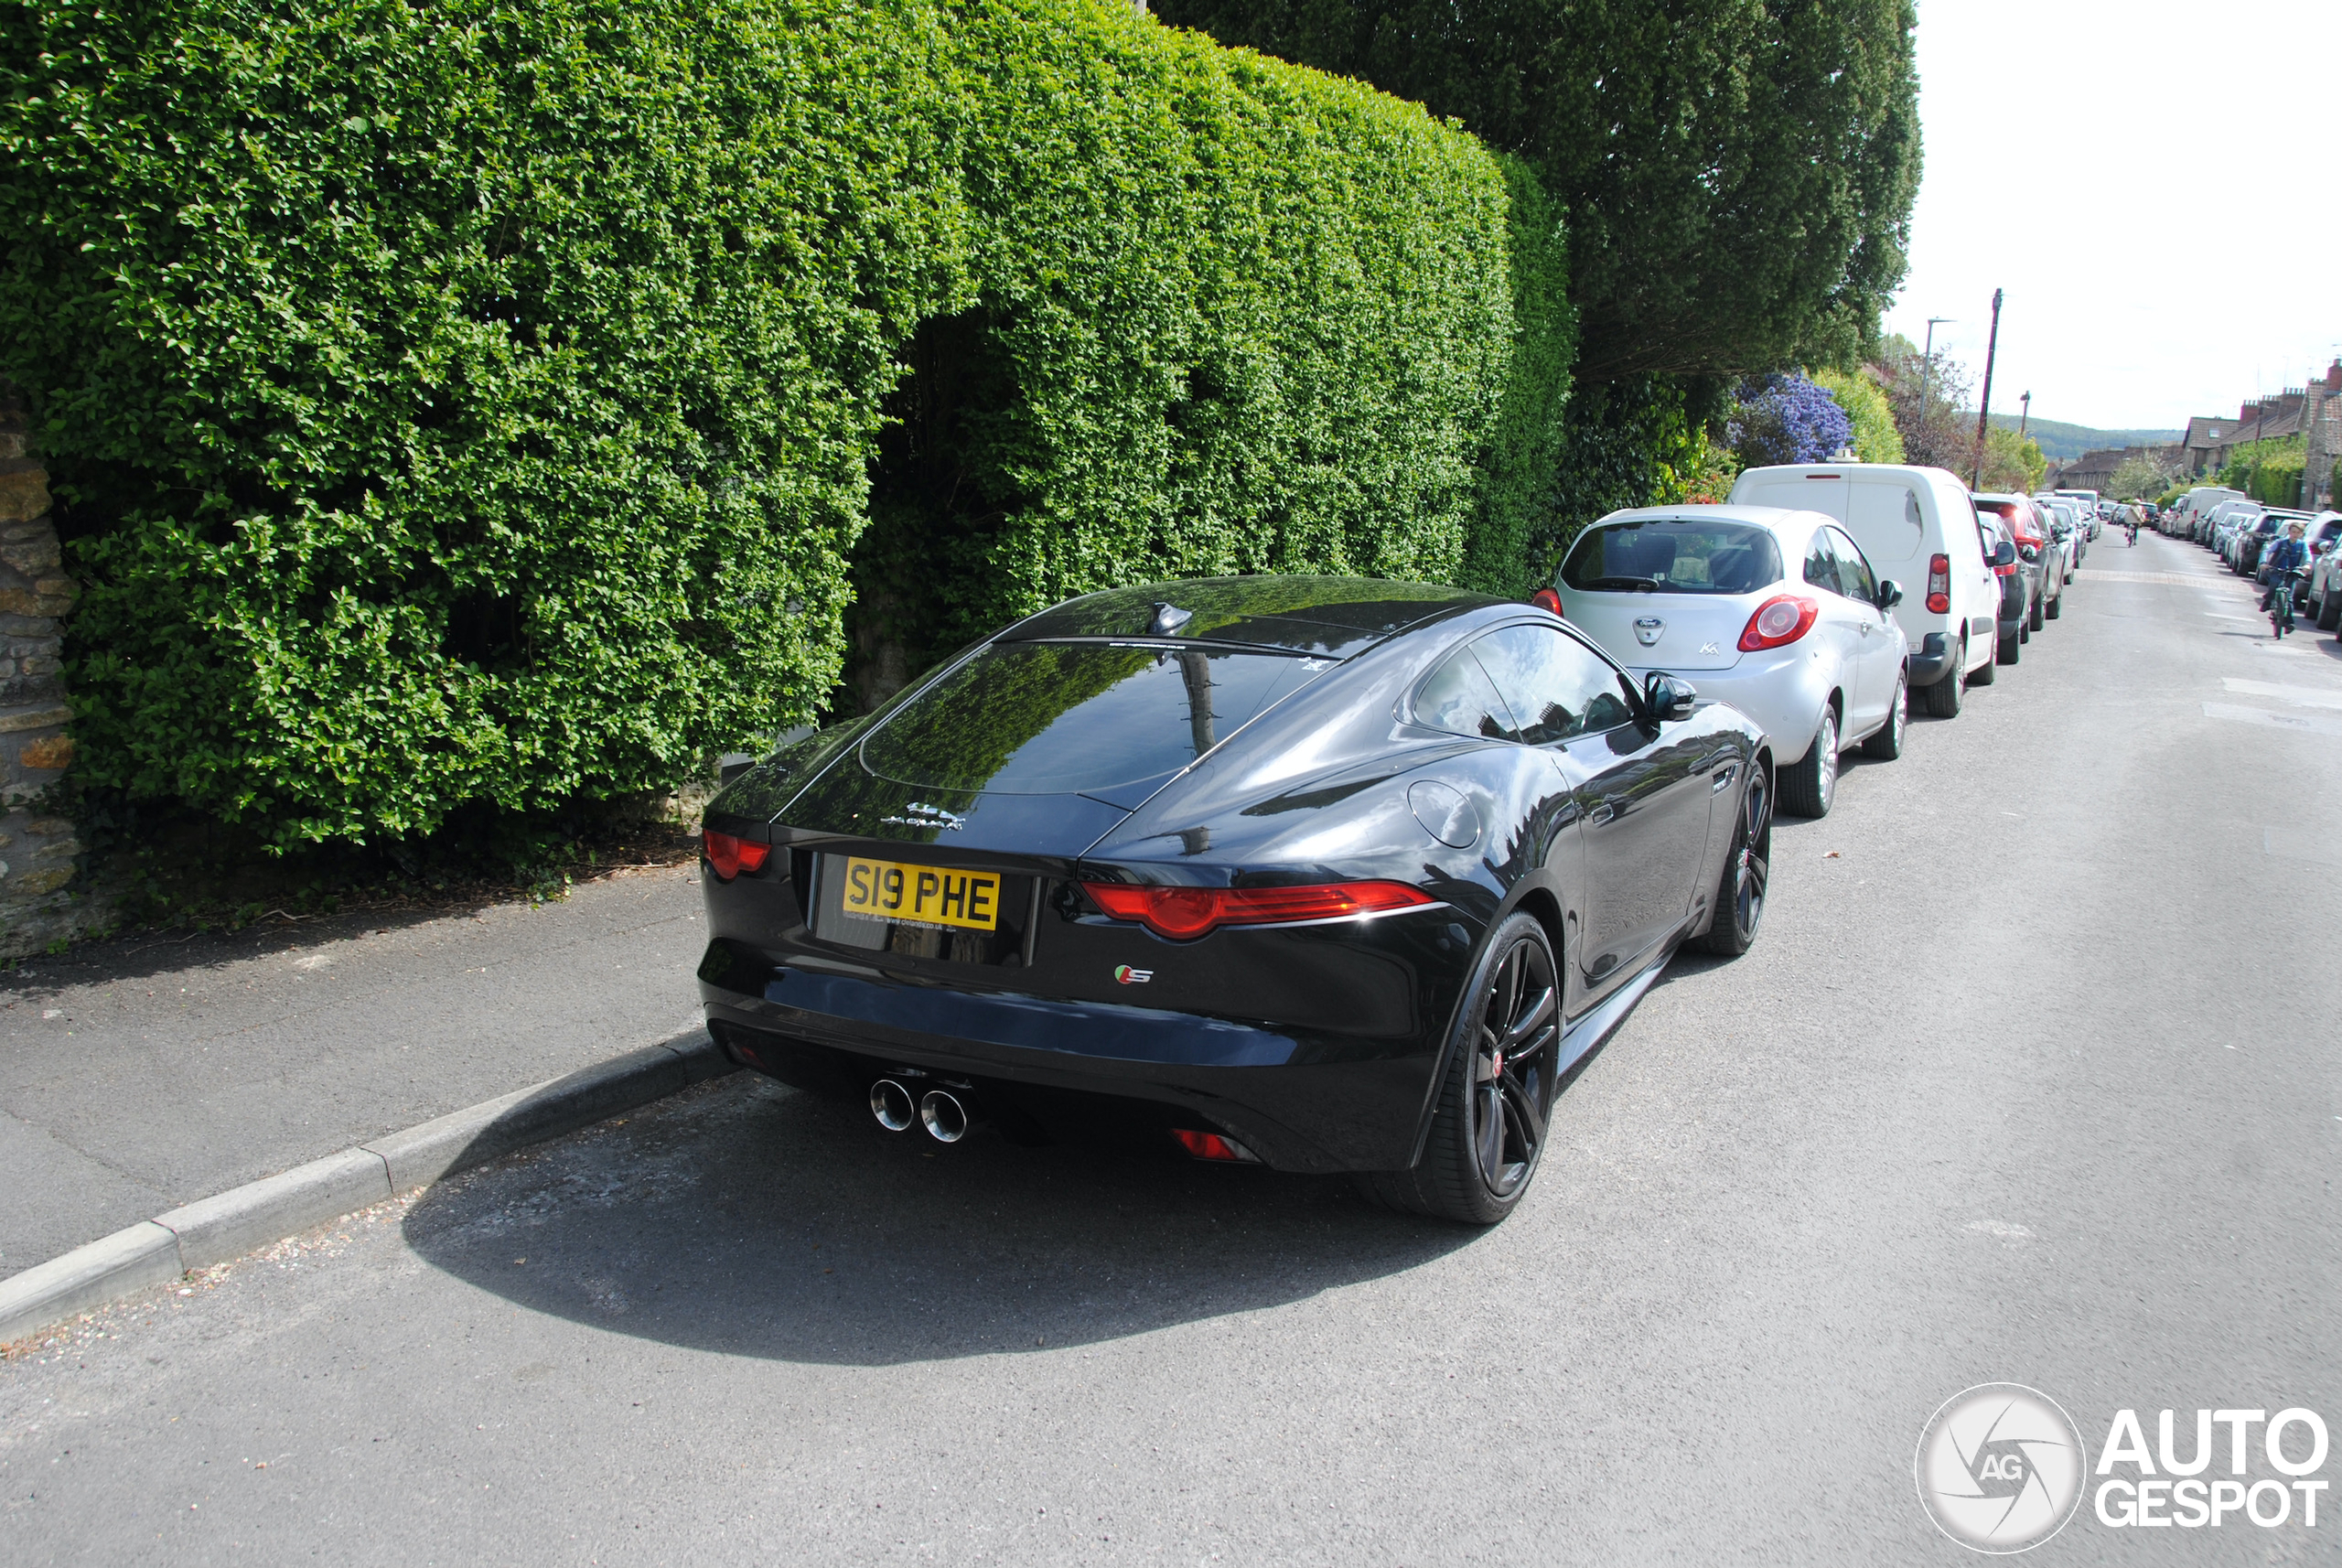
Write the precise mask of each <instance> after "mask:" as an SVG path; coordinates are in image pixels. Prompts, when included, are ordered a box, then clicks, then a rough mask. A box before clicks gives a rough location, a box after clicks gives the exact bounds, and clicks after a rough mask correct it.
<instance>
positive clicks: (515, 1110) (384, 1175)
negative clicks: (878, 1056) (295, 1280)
mask: <svg viewBox="0 0 2342 1568" xmlns="http://www.w3.org/2000/svg"><path fill="white" fill-rule="evenodd" d="M734 1070H736V1069H735V1068H734V1066H733V1064H732V1062H731V1060H730V1059H729V1058H726V1057H725V1054H724V1051H723V1048H722V1047H719V1046H717V1045H716V1043H715V1042H714V1040H712V1039H710V1038H709V1037H708V1036H706V1034H704V1032H700V1031H693V1033H692V1034H690V1035H685V1036H678V1037H677V1038H676V1039H673V1040H671V1041H668V1042H667V1043H666V1044H664V1045H657V1046H645V1047H642V1048H641V1049H640V1050H637V1051H628V1053H627V1054H626V1055H624V1056H621V1057H614V1058H611V1059H610V1060H608V1061H606V1062H597V1063H596V1064H595V1065H594V1066H592V1067H589V1068H583V1069H579V1070H578V1071H576V1072H573V1073H570V1074H568V1075H567V1076H565V1077H563V1078H556V1079H547V1080H546V1081H545V1082H543V1083H540V1084H536V1085H534V1086H533V1087H532V1088H528V1089H523V1090H519V1091H517V1092H515V1093H512V1094H507V1095H504V1096H502V1097H500V1098H499V1099H495V1100H490V1101H486V1102H484V1103H482V1104H479V1105H474V1106H471V1107H468V1108H467V1109H466V1110H462V1111H457V1112H453V1113H452V1114H450V1115H446V1116H442V1117H439V1118H438V1119H436V1120H435V1121H431V1122H424V1123H423V1124H422V1125H420V1126H417V1127H409V1128H407V1129H406V1130H405V1131H404V1132H400V1133H390V1134H388V1135H387V1136H385V1137H381V1138H375V1139H371V1140H370V1141H368V1142H366V1143H363V1144H359V1145H358V1146H357V1147H356V1148H352V1149H344V1150H342V1151H341V1152H340V1153H339V1154H338V1155H327V1156H326V1157H325V1158H324V1159H321V1160H312V1161H310V1162H309V1163H308V1164H307V1165H296V1166H295V1167H294V1168H293V1169H291V1170H289V1171H285V1172H284V1173H283V1174H282V1175H278V1176H263V1177H262V1178H261V1179H260V1180H259V1181H255V1182H247V1183H245V1184H244V1185H243V1186H242V1187H235V1188H232V1189H231V1190H230V1191H227V1192H223V1193H220V1195H219V1196H217V1197H207V1198H203V1199H200V1200H199V1201H198V1202H195V1203H190V1204H187V1205H185V1206H184V1207H182V1208H174V1209H172V1210H171V1211H170V1212H169V1213H167V1214H159V1215H156V1217H155V1218H154V1219H148V1220H145V1221H142V1222H141V1223H139V1224H136V1225H133V1226H131V1227H130V1228H129V1229H128V1230H117V1231H115V1232H114V1233H113V1235H111V1236H106V1237H102V1238H101V1239H99V1240H95V1241H91V1242H90V1243H89V1244H88V1245H87V1246H82V1247H76V1248H74V1249H73V1251H70V1252H68V1253H66V1254H65V1255H64V1256H63V1257H61V1258H52V1259H51V1260H49V1261H48V1262H46V1263H39V1264H36V1265H35V1266H34V1267H32V1268H29V1269H27V1270H26V1271H24V1273H20V1274H16V1275H15V1276H13V1277H11V1278H9V1279H5V1280H0V1345H5V1344H8V1343H10V1342H11V1341H13V1340H17V1339H22V1338H25V1337H27V1336H28V1335H30V1334H32V1333H33V1332H34V1331H35V1330H37V1329H40V1328H46V1327H48V1326H50V1325H52V1324H55V1323H59V1322H61V1321H63V1320H64V1319H66V1318H68V1317H70V1316H73V1315H74V1314H76V1313H80V1312H87V1311H89V1310H90V1309H91V1307H95V1306H102V1305H105V1304H106V1303H107V1302H110V1301H115V1300H118V1299H120V1298H121V1297H123V1296H125V1295H129V1294H132V1293H134V1292H136V1291H141V1290H145V1289H146V1288H147V1287H148V1286H150V1285H157V1284H164V1283H168V1282H169V1281H172V1280H175V1279H177V1278H178V1277H179V1276H180V1275H181V1274H183V1273H187V1272H188V1270H190V1269H208V1268H209V1267H211V1266H212V1265H213V1264H214V1263H224V1262H227V1261H228V1260H230V1259H231V1258H237V1257H242V1255H243V1254H244V1253H246V1252H249V1251H252V1249H253V1248H255V1247H263V1246H266V1245H267V1244H268V1243H269V1242H271V1241H276V1240H283V1239H284V1238H285V1237H287V1236H295V1235H298V1234H300V1233H301V1232H302V1231H304V1230H309V1229H310V1228H311V1227H313V1226H317V1225H322V1224H324V1223H326V1221H328V1220H329V1219H338V1218H340V1217H341V1216H342V1215H345V1214H349V1213H353V1212H355V1211H356V1210H358V1209H360V1208H365V1207H367V1206H368V1205H369V1204H373V1203H380V1202H381V1201H382V1200H383V1199H384V1198H387V1197H396V1196H397V1195H398V1194H400V1193H403V1192H411V1191H413V1190H414V1188H416V1187H428V1186H430V1185H431V1184H432V1183H434V1182H435V1181H438V1180H439V1179H440V1178H441V1177H443V1176H452V1175H454V1174H455V1173H456V1172H457V1171H461V1170H468V1169H469V1168H471V1167H472V1166H474V1165H485V1164H487V1163H488V1162H489V1161H490V1160H492V1159H495V1158H497V1157H498V1156H499V1155H509V1154H510V1153H511V1152H512V1151H513V1150H515V1149H519V1148H525V1147H526V1146H528V1145H529V1144H538V1143H543V1142H544V1141H545V1140H546V1139H548V1138H557V1137H560V1136H561V1135H562V1134H563V1133H574V1132H575V1131H576V1130H577V1129H579V1128H580V1127H590V1126H592V1125H593V1124H594V1123H595V1122H600V1121H602V1120H604V1119H606V1118H607V1117H610V1116H615V1115H617V1114H618V1112H621V1111H628V1110H632V1109H633V1108H634V1107H636V1106H638V1105H647V1104H649V1103H650V1101H654V1100H663V1099H665V1098H666V1097H667V1096H668V1095H670V1094H673V1093H675V1092H677V1091H678V1090H683V1089H688V1088H689V1087H691V1086H692V1085H693V1084H694V1083H703V1082H705V1081H706V1080H707V1079H711V1078H721V1077H723V1076H724V1075H725V1073H728V1072H732V1071H734Z"/></svg>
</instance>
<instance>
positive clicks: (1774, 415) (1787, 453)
mask: <svg viewBox="0 0 2342 1568" xmlns="http://www.w3.org/2000/svg"><path fill="white" fill-rule="evenodd" d="M1853 428H1854V427H1853V421H1852V420H1850V419H1848V418H1847V417H1846V411H1845V410H1844V409H1842V408H1841V407H1839V406H1838V400H1837V399H1835V398H1833V397H1832V396H1831V395H1830V394H1829V392H1826V391H1824V390H1823V389H1822V388H1821V387H1819V386H1816V385H1815V384H1814V383H1813V382H1811V381H1807V380H1806V379H1805V378H1804V377H1803V376H1756V377H1752V378H1751V379H1750V380H1748V381H1744V382H1743V383H1741V388H1740V392H1739V396H1738V399H1737V401H1736V402H1735V403H1734V406H1733V410H1732V417H1731V419H1730V421H1729V422H1728V423H1727V424H1725V426H1724V442H1725V445H1727V446H1730V447H1731V448H1732V452H1733V456H1735V457H1737V458H1738V459H1739V460H1740V464H1741V466H1742V467H1747V468H1755V467H1763V466H1764V465H1766V464H1768V463H1820V462H1822V461H1825V460H1826V459H1828V458H1830V457H1832V456H1835V455H1836V454H1837V453H1838V452H1839V451H1840V450H1841V449H1842V448H1843V447H1844V446H1845V445H1846V443H1847V440H1848V438H1849V437H1851V436H1852V435H1853Z"/></svg>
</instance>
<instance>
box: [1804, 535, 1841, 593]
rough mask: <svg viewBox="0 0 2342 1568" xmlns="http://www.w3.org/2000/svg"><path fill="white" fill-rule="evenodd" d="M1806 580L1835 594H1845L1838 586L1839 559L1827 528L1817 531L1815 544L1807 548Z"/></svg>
mask: <svg viewBox="0 0 2342 1568" xmlns="http://www.w3.org/2000/svg"><path fill="white" fill-rule="evenodd" d="M1805 580H1806V581H1807V582H1809V583H1810V584H1812V585H1814V586H1815V587H1817V588H1827V589H1829V590H1830V591H1831V592H1832V593H1833V594H1835V593H1841V592H1843V590H1842V589H1841V588H1840V587H1839V586H1838V557H1837V554H1836V553H1835V552H1834V551H1832V549H1831V548H1830V531H1829V530H1828V529H1826V528H1817V529H1815V530H1814V531H1813V542H1812V543H1810V544H1809V545H1807V546H1806V547H1805Z"/></svg>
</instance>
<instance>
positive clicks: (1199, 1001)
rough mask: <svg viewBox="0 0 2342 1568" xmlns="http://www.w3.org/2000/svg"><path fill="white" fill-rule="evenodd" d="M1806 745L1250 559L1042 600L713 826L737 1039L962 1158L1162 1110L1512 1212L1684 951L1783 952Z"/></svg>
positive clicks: (1416, 1199) (715, 963)
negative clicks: (963, 1146) (1783, 886)
mask: <svg viewBox="0 0 2342 1568" xmlns="http://www.w3.org/2000/svg"><path fill="white" fill-rule="evenodd" d="M1771 829H1772V757H1771V753H1770V752H1769V751H1768V750H1767V746H1766V745H1765V740H1764V736H1763V735H1762V733H1761V732H1760V731H1759V730H1758V729H1757V728H1756V726H1755V725H1752V724H1751V723H1749V721H1748V720H1747V719H1746V718H1745V717H1743V716H1742V715H1741V714H1739V713H1737V712H1736V711H1735V710H1734V709H1732V708H1730V707H1727V706H1724V705H1723V704H1720V703H1699V702H1697V701H1696V699H1695V695H1694V693H1692V689H1691V688H1690V687H1689V686H1688V685H1686V684H1684V683H1682V682H1679V681H1676V680H1673V679H1672V678H1671V677H1669V676H1667V675H1663V674H1662V675H1654V676H1652V677H1650V679H1649V682H1648V683H1647V684H1645V685H1641V686H1638V685H1637V684H1636V683H1635V682H1633V681H1631V680H1630V679H1629V678H1628V676H1627V675H1626V674H1625V673H1624V672H1623V671H1621V670H1620V669H1619V668H1618V666H1617V665H1616V664H1614V663H1612V662H1611V661H1610V660H1608V659H1607V658H1606V657H1605V656H1604V655H1603V654H1602V652H1601V651H1600V650H1597V649H1595V647H1594V646H1593V645H1592V644H1591V643H1590V642H1588V641H1586V640H1585V639H1582V638H1581V637H1579V636H1578V635H1577V634H1576V633H1575V632H1574V631H1573V630H1572V629H1571V628H1569V627H1568V626H1567V625H1566V624H1564V623H1563V621H1562V620H1561V619H1560V618H1557V617H1555V616H1553V615H1552V614H1551V613H1550V612H1548V611H1546V610H1543V609H1541V608H1538V607H1534V606H1530V605H1520V604H1511V603H1507V602H1504V601H1500V600H1496V599H1490V598H1488V597H1485V596H1479V595H1475V594H1467V593H1464V592H1460V591H1457V590H1455V589H1450V588H1439V587H1430V586H1425V585H1421V584H1413V583H1393V582H1379V581H1371V580H1366V579H1359V578H1343V577H1277V576H1261V577H1229V578H1215V579H1207V580H1201V581H1191V582H1179V583H1165V584H1158V585H1153V586H1150V587H1143V588H1123V589H1115V590H1112V591H1110V592H1106V593H1100V594H1091V595H1089V596H1086V597H1082V598H1078V599H1073V600H1070V601H1069V602H1067V603H1065V604H1062V605H1059V606H1058V607H1055V608H1054V609H1049V610H1045V611H1042V612H1041V613H1040V614H1038V615H1035V616H1032V617H1030V618H1026V619H1025V620H1022V621H1019V622H1018V623H1017V624H1015V626H1012V627H1010V628H1007V629H1006V630H1005V631H1003V632H1001V633H999V634H998V635H997V636H994V637H993V638H990V639H986V640H985V641H983V642H982V643H980V644H978V645H977V646H975V647H974V648H972V649H970V650H967V651H966V652H963V653H962V654H960V655H959V656H957V657H956V658H954V659H952V660H951V661H949V662H948V663H946V664H944V665H942V666H940V667H939V668H938V669H936V670H935V671H932V672H930V673H929V674H928V675H927V676H925V677H923V678H922V679H921V680H919V682H915V683H914V684H913V685H911V686H910V687H908V688H907V689H905V690H904V691H903V692H902V693H899V694H898V695H897V697H895V698H894V699H893V700H892V701H891V702H889V703H886V705H885V706H884V707H883V708H881V709H880V710H879V711H877V712H876V713H874V714H870V715H868V716H867V717H865V718H863V719H860V720H857V721H855V722H854V723H852V724H848V725H840V726H838V727H837V728H835V729H833V730H829V731H825V732H823V733H822V734H820V735H815V736H808V737H806V738H805V739H802V740H800V741H798V742H797V743H795V744H793V745H791V746H786V747H784V748H783V749H781V750H780V751H779V752H777V753H776V754H774V755H773V756H772V757H768V758H767V759H766V760H765V761H763V762H761V763H759V764H757V766H756V767H754V768H750V769H749V770H748V771H747V772H746V773H745V774H743V775H741V776H740V777H739V778H737V779H735V780H734V781H733V782H732V783H731V784H730V785H729V786H727V787H726V788H725V789H724V790H723V792H722V793H721V794H719V795H718V796H717V797H716V798H715V800H714V801H713V802H712V803H711V804H710V806H709V808H708V811H707V813H706V818H705V822H704V830H705V831H704V852H705V865H704V872H705V876H704V881H705V886H706V895H707V909H708V923H709V932H710V938H711V940H710V941H709V943H708V947H707V951H706V954H705V956H704V958H703V959H702V961H701V963H700V966H699V980H700V989H701V994H702V996H703V998H704V1000H705V1003H706V1005H707V1015H708V1022H709V1026H710V1028H711V1029H712V1030H713V1032H714V1034H715V1036H717V1038H718V1039H720V1040H721V1041H722V1042H723V1043H724V1046H725V1048H726V1050H728V1051H729V1052H730V1053H731V1054H732V1056H733V1057H734V1058H735V1059H736V1060H738V1061H739V1062H741V1063H743V1064H744V1065H746V1066H747V1067H749V1068H752V1069H757V1070H759V1071H763V1072H766V1073H769V1074H771V1075H773V1076H775V1077H778V1078H780V1079H785V1080H787V1081H789V1082H791V1083H796V1084H800V1085H803V1086H806V1087H811V1088H830V1089H843V1090H848V1091H850V1092H852V1093H853V1094H854V1096H855V1097H856V1098H857V1099H859V1098H862V1097H865V1096H866V1097H867V1099H868V1101H869V1104H870V1106H871V1109H872V1111H873V1112H874V1113H875V1114H876V1116H877V1118H878V1120H879V1122H881V1123H882V1124H883V1125H885V1126H886V1127H888V1128H892V1129H897V1130H905V1131H908V1129H910V1128H912V1127H914V1126H918V1125H924V1127H925V1128H926V1130H927V1131H928V1132H929V1133H932V1134H933V1135H935V1136H936V1137H939V1138H941V1139H943V1140H944V1141H946V1142H951V1141H955V1140H956V1139H957V1138H959V1137H960V1136H961V1135H962V1133H964V1132H965V1131H966V1130H967V1128H968V1126H969V1124H970V1122H971V1120H972V1118H983V1119H988V1120H990V1121H992V1122H994V1123H995V1124H997V1125H998V1126H999V1127H1001V1128H1002V1129H1003V1130H1004V1132H1007V1133H1010V1134H1011V1135H1013V1136H1016V1137H1019V1138H1046V1137H1048V1136H1053V1135H1058V1136H1063V1135H1076V1136H1079V1135H1084V1134H1095V1133H1100V1132H1101V1131H1112V1133H1114V1134H1115V1135H1117V1136H1127V1135H1131V1134H1133V1133H1135V1134H1137V1135H1141V1136H1147V1137H1154V1138H1160V1139H1163V1140H1165V1141H1166V1146H1169V1144H1171V1143H1172V1142H1173V1141H1176V1144H1177V1145H1180V1146H1184V1147H1185V1148H1186V1149H1187V1152H1188V1153H1189V1154H1191V1155H1196V1156H1198V1157H1200V1158H1205V1159H1219V1160H1234V1161H1240V1162H1258V1163H1262V1164H1265V1165H1270V1166H1273V1167H1275V1168H1278V1169H1282V1170H1293V1171H1319V1172H1327V1171H1348V1172H1354V1173H1358V1174H1359V1182H1360V1185H1361V1186H1362V1187H1365V1188H1366V1189H1367V1190H1368V1191H1369V1192H1370V1194H1372V1195H1373V1196H1375V1197H1379V1198H1380V1199H1381V1200H1382V1201H1384V1202H1386V1203H1390V1204H1392V1205H1394V1206H1396V1207H1399V1208H1407V1209H1412V1210H1415V1211H1419V1212H1423V1213H1427V1214H1434V1215H1440V1216H1444V1217H1446V1218H1448V1219H1457V1220H1465V1221H1471V1222H1477V1223H1482V1224H1486V1223H1490V1222H1493V1221H1495V1220H1498V1219H1502V1218H1503V1217H1504V1216H1505V1215H1506V1214H1507V1213H1508V1212H1509V1211H1510V1209H1511V1208H1512V1207H1513V1206H1514V1205H1515V1204H1516V1203H1518V1202H1519V1201H1520V1196H1521V1194H1522V1193H1523V1192H1524V1191H1525V1190H1526V1189H1527V1187H1528V1186H1529V1182H1530V1179H1531V1176H1533V1175H1534V1174H1535V1171H1536V1168H1537V1163H1538V1156H1539V1155H1540V1154H1541V1153H1542V1149H1543V1145H1544V1144H1545V1142H1546V1122H1547V1120H1548V1118H1549V1116H1550V1115H1551V1113H1552V1107H1553V1101H1554V1095H1555V1093H1556V1090H1557V1088H1558V1086H1559V1083H1560V1080H1561V1079H1562V1078H1563V1075H1564V1074H1565V1073H1566V1072H1567V1071H1568V1070H1569V1069H1570V1068H1571V1066H1572V1065H1573V1064H1574V1063H1575V1062H1576V1061H1577V1060H1578V1059H1579V1058H1581V1057H1583V1056H1584V1055H1585V1052H1586V1051H1587V1050H1589V1049H1591V1048H1592V1047H1594V1046H1595V1045H1596V1044H1598V1043H1599V1042H1600V1041H1601V1039H1602V1038H1603V1037H1604V1036H1606V1034H1607V1033H1608V1032H1609V1031H1610V1030H1612V1029H1613V1028H1615V1027H1616V1026H1617V1024H1618V1023H1619V1021H1620V1020H1621V1019H1622V1018H1624V1016H1625V1015H1626V1014H1627V1013H1628V1010H1629V1009H1631V1008H1632V1007H1633V1005H1634V1004H1635V1002H1636V1001H1637V1000H1638V998H1639V997H1640V996H1641V995H1642V993H1643V992H1644V991H1645V990H1646V989H1647V988H1648V987H1649V984H1650V983H1651V982H1652V981H1653V980H1654V979H1656V978H1657V976H1658V973H1659V971H1660V967H1661V966H1662V965H1664V964H1665V962H1666V961H1667V960H1668V958H1669V956H1670V955H1671V953H1672V952H1673V951H1674V950H1676V949H1677V948H1678V947H1679V946H1681V945H1682V944H1683V943H1685V942H1686V941H1690V942H1693V943H1696V944H1698V945H1701V946H1703V947H1705V948H1707V949H1708V950H1712V951H1717V952H1723V953H1737V952H1740V951H1743V950H1746V947H1747V946H1748V944H1749V942H1750V940H1752V939H1753V938H1754V937H1755V935H1756V926H1757V921H1758V919H1759V918H1760V917H1761V915H1762V914H1763V912H1764V904H1765V882H1766V876H1767V864H1766V862H1767V855H1768V854H1769V853H1770V843H1771Z"/></svg>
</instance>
